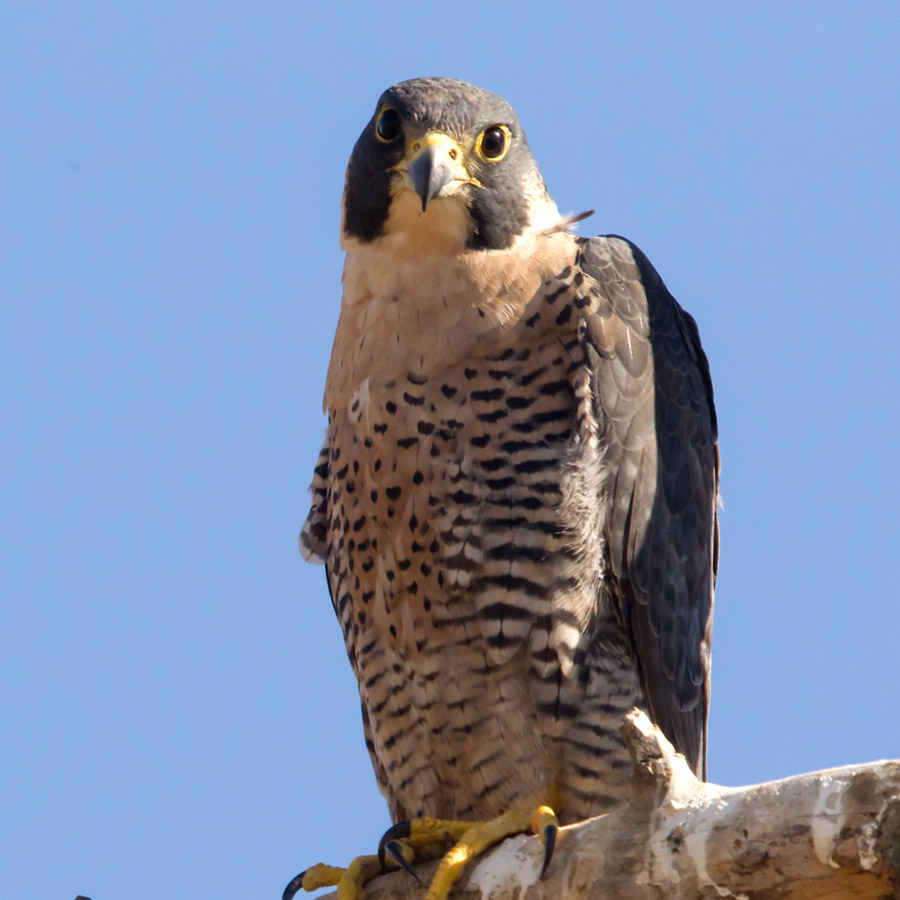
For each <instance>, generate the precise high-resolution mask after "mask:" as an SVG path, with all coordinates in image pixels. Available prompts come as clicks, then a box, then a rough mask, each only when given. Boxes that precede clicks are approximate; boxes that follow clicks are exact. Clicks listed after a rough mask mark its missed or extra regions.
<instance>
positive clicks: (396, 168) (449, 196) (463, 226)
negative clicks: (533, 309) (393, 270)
mask: <svg viewBox="0 0 900 900" xmlns="http://www.w3.org/2000/svg"><path fill="white" fill-rule="evenodd" d="M566 224H567V223H560V217H559V212H558V210H557V208H556V205H555V204H554V203H553V201H552V200H551V199H550V197H549V195H548V194H547V189H546V188H545V187H544V181H543V179H542V178H541V173H540V171H539V170H538V167H537V163H536V162H535V161H534V157H533V156H532V155H531V150H530V149H529V147H528V141H527V140H526V139H525V132H524V131H523V130H522V126H521V125H520V124H519V120H518V118H516V114H515V113H514V112H513V109H512V107H511V106H510V105H509V104H508V103H507V102H506V101H505V100H504V99H503V98H502V97H498V96H497V95H496V94H492V93H491V92H490V91H486V90H484V89H483V88H480V87H476V86H475V85H472V84H467V83H466V82H464V81H457V80H456V79H453V78H416V79H414V80H412V81H403V82H401V83H400V84H395V85H394V86H393V87H391V88H388V90H386V91H385V92H384V93H383V94H382V95H381V97H380V98H379V100H378V103H377V105H376V107H375V113H374V115H373V116H372V118H371V119H370V120H369V123H368V124H367V125H366V127H365V129H364V130H363V133H362V134H361V135H360V136H359V140H358V141H357V142H356V146H355V147H354V149H353V153H352V154H351V156H350V163H349V166H348V168H347V180H346V184H345V188H344V215H343V224H342V231H343V238H344V240H345V242H346V241H347V240H348V239H350V240H354V239H355V240H357V241H360V242H363V243H369V242H372V241H376V240H378V239H380V238H383V237H386V236H389V235H396V234H403V233H421V232H423V231H426V232H433V240H434V241H436V242H438V243H443V244H445V245H448V246H450V247H451V248H452V247H453V246H454V245H458V247H459V249H463V248H465V249H468V250H506V249H508V248H510V247H512V246H513V245H514V243H515V242H516V239H517V238H520V237H522V236H524V235H525V234H528V233H535V232H542V231H552V230H557V229H558V230H563V229H564V228H565V225H566Z"/></svg>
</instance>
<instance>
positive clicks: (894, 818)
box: [366, 710, 900, 900]
mask: <svg viewBox="0 0 900 900" xmlns="http://www.w3.org/2000/svg"><path fill="white" fill-rule="evenodd" d="M623 733H624V735H625V738H626V740H627V742H628V746H629V748H630V750H631V753H632V755H633V757H634V761H635V771H634V786H635V797H634V799H633V800H632V801H631V802H630V803H628V804H627V805H626V806H623V807H622V808H621V809H618V810H616V811H614V812H612V813H609V814H608V815H605V816H600V817H598V818H596V819H591V820H589V821H587V822H583V823H580V824H578V825H573V826H571V827H569V828H564V829H561V831H560V834H559V839H558V842H557V846H556V852H555V853H554V856H553V861H552V863H551V865H550V868H549V869H548V871H547V874H546V877H544V878H543V879H541V878H540V877H539V873H540V866H541V857H542V849H541V846H540V842H539V841H538V839H537V838H535V837H533V836H530V835H520V836H518V837H513V838H509V839H508V840H506V841H505V842H503V843H502V844H501V845H500V846H498V847H496V848H495V849H494V850H492V851H491V852H489V853H487V854H486V855H485V856H484V857H482V858H481V859H479V860H477V861H475V862H474V863H473V864H472V865H471V866H470V868H469V870H468V871H467V873H466V874H465V875H464V876H463V878H462V879H461V881H460V882H459V884H458V885H457V887H456V888H455V890H454V891H453V893H452V894H451V897H454V896H462V895H464V894H465V895H468V896H470V897H476V896H477V897H480V898H483V900H506V898H509V900H582V898H606V897H609V898H614V900H651V898H666V900H697V898H714V897H722V898H727V897H733V898H735V900H770V898H771V900H775V898H778V900H785V898H790V900H852V898H860V900H862V898H866V900H868V898H871V900H886V898H900V760H894V761H888V762H875V763H869V764H866V765H857V766H845V767H842V768H839V769H828V770H825V771H822V772H812V773H809V774H805V775H797V776H795V777H793V778H786V779H784V780H781V781H771V782H767V783H765V784H758V785H752V786H750V787H740V788H726V787H720V786H718V785H714V784H708V783H703V782H699V781H697V779H696V778H695V777H694V775H693V773H692V772H691V771H690V769H689V768H688V766H687V764H686V763H685V761H684V758H683V757H681V756H678V755H677V754H676V753H675V752H674V750H673V749H672V746H671V745H670V744H669V743H668V741H666V739H665V738H664V737H663V735H662V734H661V733H660V732H659V731H658V730H657V729H655V728H654V727H653V725H652V724H651V723H650V721H649V720H648V719H647V717H646V716H644V715H643V713H640V712H638V711H637V710H635V711H633V712H632V713H630V714H629V715H628V717H627V720H626V723H625V725H624V727H623ZM435 868H436V863H432V864H428V865H423V866H419V867H417V869H416V871H417V874H418V875H419V877H420V878H422V880H423V881H424V882H425V883H426V884H427V882H428V880H429V879H430V877H431V875H432V874H433V872H434V869H435ZM423 894H424V888H423V887H420V886H419V885H417V884H416V883H415V881H414V880H413V879H412V878H411V877H410V876H409V875H408V874H407V873H404V872H398V873H393V874H391V875H388V876H384V877H382V878H378V879H376V880H375V881H373V882H371V883H370V884H369V885H367V887H366V896H367V898H368V900H407V898H418V897H420V896H422V895H423Z"/></svg>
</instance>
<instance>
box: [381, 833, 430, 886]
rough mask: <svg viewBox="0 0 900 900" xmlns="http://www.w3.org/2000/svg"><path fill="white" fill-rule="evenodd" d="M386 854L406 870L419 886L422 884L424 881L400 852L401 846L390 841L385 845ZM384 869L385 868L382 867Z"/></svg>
mask: <svg viewBox="0 0 900 900" xmlns="http://www.w3.org/2000/svg"><path fill="white" fill-rule="evenodd" d="M384 852H385V853H387V855H388V856H390V858H391V859H392V860H393V861H394V862H395V863H397V865H398V866H400V868H401V869H406V871H407V872H409V874H410V875H412V877H413V878H415V879H416V881H418V882H419V884H422V879H421V878H419V876H418V875H416V872H415V869H413V867H412V866H411V865H410V864H409V863H408V862H407V861H406V860H405V859H404V857H403V854H402V853H401V852H400V845H399V844H398V843H397V842H396V841H388V842H387V843H386V844H385V845H384ZM382 868H384V867H383V866H382Z"/></svg>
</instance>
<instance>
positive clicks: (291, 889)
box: [282, 848, 413, 900]
mask: <svg viewBox="0 0 900 900" xmlns="http://www.w3.org/2000/svg"><path fill="white" fill-rule="evenodd" d="M399 853H400V859H401V860H404V865H406V866H407V867H408V865H409V862H410V861H412V857H413V853H412V850H409V849H407V850H406V854H405V855H406V857H408V859H406V858H405V857H404V856H403V850H402V848H400V849H399ZM382 862H383V861H379V858H378V857H377V856H357V857H356V859H354V860H353V862H351V863H350V865H349V866H347V868H346V869H342V868H340V867H338V866H326V865H325V864H324V863H317V864H316V865H314V866H310V868H308V869H307V870H306V871H305V872H301V873H300V874H299V875H298V876H297V877H296V878H294V879H292V880H291V882H290V884H289V885H288V886H287V887H286V888H285V889H284V894H282V900H292V898H293V897H294V895H295V894H296V893H297V892H298V891H300V890H304V891H316V890H318V889H319V888H323V887H336V888H337V895H338V900H362V898H363V897H365V891H364V890H363V885H365V884H366V883H367V882H369V881H371V880H372V879H373V878H375V877H376V876H378V875H381V874H382V873H383V872H384V871H385V869H384V867H383V864H382Z"/></svg>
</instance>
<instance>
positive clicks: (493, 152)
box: [475, 125, 512, 163]
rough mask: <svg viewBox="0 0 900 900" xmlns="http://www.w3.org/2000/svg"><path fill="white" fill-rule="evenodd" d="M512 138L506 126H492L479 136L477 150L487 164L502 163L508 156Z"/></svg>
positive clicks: (476, 143) (476, 144)
mask: <svg viewBox="0 0 900 900" xmlns="http://www.w3.org/2000/svg"><path fill="white" fill-rule="evenodd" d="M511 143H512V136H511V135H510V133H509V129H508V128H507V127H506V126H505V125H491V126H489V127H488V128H485V129H484V131H482V132H481V134H480V135H478V140H477V141H476V142H475V150H476V151H477V152H478V155H479V156H480V157H481V158H482V159H483V160H484V161H485V162H492V163H495V162H500V160H501V159H503V157H504V156H506V153H507V151H508V150H509V145H510V144H511Z"/></svg>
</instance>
